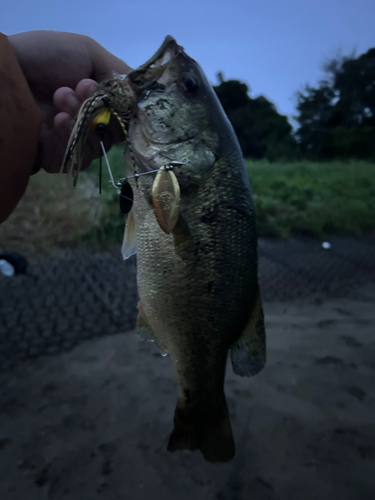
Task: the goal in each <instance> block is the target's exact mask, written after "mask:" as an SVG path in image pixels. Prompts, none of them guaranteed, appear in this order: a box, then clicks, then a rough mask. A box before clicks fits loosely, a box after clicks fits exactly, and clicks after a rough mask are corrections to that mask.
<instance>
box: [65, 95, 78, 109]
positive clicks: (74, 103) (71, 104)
mask: <svg viewBox="0 0 375 500" xmlns="http://www.w3.org/2000/svg"><path fill="white" fill-rule="evenodd" d="M66 105H67V107H68V108H69V110H70V111H74V112H76V111H77V110H78V109H79V106H80V102H79V100H78V99H77V98H76V97H75V96H74V95H73V94H69V95H68V97H67V98H66Z"/></svg>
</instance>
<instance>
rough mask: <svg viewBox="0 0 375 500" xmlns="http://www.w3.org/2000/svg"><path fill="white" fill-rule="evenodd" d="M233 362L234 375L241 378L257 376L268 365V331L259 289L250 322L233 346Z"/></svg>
mask: <svg viewBox="0 0 375 500" xmlns="http://www.w3.org/2000/svg"><path fill="white" fill-rule="evenodd" d="M231 361H232V367H233V371H234V373H235V374H236V375H240V376H241V377H251V376H252V375H256V374H257V373H258V372H260V370H261V369H262V368H263V367H264V365H265V363H266V331H265V327H264V314H263V306H262V300H261V297H260V292H259V289H258V291H257V295H256V298H255V301H254V305H253V307H252V310H251V313H250V316H249V320H248V322H247V324H246V326H245V328H244V330H243V332H242V334H241V336H240V337H239V339H238V340H237V341H236V342H235V343H234V344H232V346H231Z"/></svg>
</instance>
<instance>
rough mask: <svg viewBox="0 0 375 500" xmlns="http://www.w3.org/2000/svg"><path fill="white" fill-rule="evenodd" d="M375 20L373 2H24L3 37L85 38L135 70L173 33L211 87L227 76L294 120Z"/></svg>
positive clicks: (360, 48)
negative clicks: (329, 64)
mask: <svg viewBox="0 0 375 500" xmlns="http://www.w3.org/2000/svg"><path fill="white" fill-rule="evenodd" d="M3 5H4V4H3ZM374 19H375V1H374V0H355V1H354V0H314V1H306V0H299V1H298V0H284V1H276V0H262V1H257V2H254V1H246V0H226V1H220V0H216V1H213V0H200V1H199V0H189V1H188V2H178V1H174V2H172V1H170V0H157V1H151V0H102V1H98V0H92V1H90V2H88V1H80V0H76V1H72V0H64V1H61V0H60V1H56V0H36V1H34V2H30V0H18V1H16V2H7V4H6V7H3V9H2V13H1V21H0V31H2V32H3V33H5V34H7V35H10V34H13V33H18V32H21V31H29V30H59V31H70V32H76V33H82V34H85V35H89V36H91V37H93V38H95V39H96V40H97V41H98V42H99V43H101V44H102V45H104V46H105V47H106V48H107V49H108V50H110V51H111V52H113V53H114V54H116V55H117V56H118V57H120V58H122V59H124V60H125V61H126V62H127V63H128V64H129V65H130V66H132V67H135V66H138V65H139V64H142V63H143V62H145V61H146V60H147V59H148V58H149V57H150V56H151V55H152V54H153V53H154V52H155V50H156V49H157V48H158V47H159V45H160V44H161V43H162V41H163V39H164V36H165V35H167V34H171V35H173V36H174V37H175V38H176V40H177V42H178V43H179V44H180V45H182V46H184V47H185V50H186V52H187V53H188V54H189V55H190V56H192V57H193V58H194V59H196V60H197V61H198V62H199V63H200V65H201V66H202V67H203V69H204V71H205V72H206V74H207V76H208V78H209V80H210V81H211V82H212V83H215V82H216V76H215V75H216V73H217V71H219V70H221V71H222V72H223V73H224V77H225V79H230V78H235V79H239V80H242V81H244V82H246V83H247V84H248V85H249V86H250V88H251V96H253V97H254V96H257V95H260V94H263V95H265V96H266V97H267V98H268V99H270V100H271V101H272V102H273V103H274V104H275V105H276V107H277V109H278V111H279V112H280V113H282V114H286V115H288V116H289V117H290V116H291V115H293V113H294V110H293V109H294V104H295V98H294V93H295V92H296V91H297V90H300V89H301V88H302V87H303V85H304V84H306V83H310V84H312V85H314V84H316V83H317V82H318V80H319V79H320V78H321V77H322V76H323V72H322V64H323V63H324V61H325V60H326V59H327V58H330V57H333V56H335V55H337V53H338V52H339V51H341V53H343V54H347V53H350V52H352V51H353V49H355V50H356V53H357V54H358V55H359V54H361V53H363V52H365V51H367V50H368V49H369V48H370V47H374V46H375V29H374Z"/></svg>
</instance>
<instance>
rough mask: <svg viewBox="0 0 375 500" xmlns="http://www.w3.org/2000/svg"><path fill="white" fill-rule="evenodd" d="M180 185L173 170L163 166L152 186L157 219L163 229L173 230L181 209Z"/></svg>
mask: <svg viewBox="0 0 375 500" xmlns="http://www.w3.org/2000/svg"><path fill="white" fill-rule="evenodd" d="M180 199H181V193H180V186H179V184H178V180H177V177H176V176H175V174H174V173H173V172H172V171H171V170H167V169H165V168H164V167H161V168H160V170H159V172H158V173H157V174H156V177H155V181H154V184H153V186H152V204H153V207H154V211H155V216H156V219H157V221H158V223H159V225H160V227H161V228H162V230H163V231H164V232H165V233H167V234H169V233H171V232H172V231H173V229H174V227H175V225H176V223H177V220H178V214H179V211H180Z"/></svg>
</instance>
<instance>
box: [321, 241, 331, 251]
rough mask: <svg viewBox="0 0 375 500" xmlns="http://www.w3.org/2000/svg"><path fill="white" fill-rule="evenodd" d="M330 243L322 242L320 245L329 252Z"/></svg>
mask: <svg viewBox="0 0 375 500" xmlns="http://www.w3.org/2000/svg"><path fill="white" fill-rule="evenodd" d="M331 246H332V245H331V243H329V242H328V241H323V243H322V247H323V248H324V249H325V250H329V249H330V248H331Z"/></svg>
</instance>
